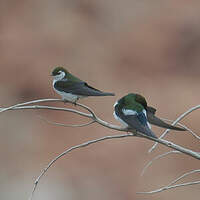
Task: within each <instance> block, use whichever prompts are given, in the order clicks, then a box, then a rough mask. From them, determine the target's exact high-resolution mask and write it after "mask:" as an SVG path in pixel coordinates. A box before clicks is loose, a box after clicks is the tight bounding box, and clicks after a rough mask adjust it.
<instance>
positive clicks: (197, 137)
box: [161, 118, 200, 140]
mask: <svg viewBox="0 0 200 200" xmlns="http://www.w3.org/2000/svg"><path fill="white" fill-rule="evenodd" d="M161 119H162V120H164V121H169V122H173V120H170V119H164V118H161ZM177 124H178V125H179V126H181V127H183V128H185V129H186V130H187V131H189V133H190V134H191V135H192V136H194V137H195V138H196V139H198V140H200V136H198V135H197V134H196V133H194V132H193V131H192V130H191V129H189V128H188V127H187V126H185V125H184V124H181V123H177Z"/></svg>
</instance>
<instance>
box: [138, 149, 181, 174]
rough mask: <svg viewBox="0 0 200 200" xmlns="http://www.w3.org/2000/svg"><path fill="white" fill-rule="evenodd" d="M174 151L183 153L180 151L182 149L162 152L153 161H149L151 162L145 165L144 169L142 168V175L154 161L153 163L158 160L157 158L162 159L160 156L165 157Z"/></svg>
mask: <svg viewBox="0 0 200 200" xmlns="http://www.w3.org/2000/svg"><path fill="white" fill-rule="evenodd" d="M172 153H181V152H180V151H168V152H166V153H163V154H160V155H158V156H156V157H155V158H153V159H152V160H151V161H149V162H148V163H147V164H146V165H145V167H144V169H143V170H142V173H141V176H143V175H144V173H145V172H146V170H147V168H149V167H150V166H151V165H152V163H153V162H154V161H156V160H158V159H160V158H163V157H165V156H167V155H169V154H172Z"/></svg>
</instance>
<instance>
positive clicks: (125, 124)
mask: <svg viewBox="0 0 200 200" xmlns="http://www.w3.org/2000/svg"><path fill="white" fill-rule="evenodd" d="M113 115H114V118H115V119H116V120H118V121H119V122H120V123H121V124H122V125H123V126H124V128H127V127H128V124H127V123H126V122H124V121H123V120H122V119H120V118H119V117H118V116H117V115H116V113H115V111H114V112H113Z"/></svg>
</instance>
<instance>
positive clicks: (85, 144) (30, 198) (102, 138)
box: [29, 133, 134, 200]
mask: <svg viewBox="0 0 200 200" xmlns="http://www.w3.org/2000/svg"><path fill="white" fill-rule="evenodd" d="M132 136H134V134H132V133H130V134H122V135H112V136H111V135H109V136H104V137H101V138H99V139H95V140H90V141H87V142H84V143H82V144H79V145H76V146H73V147H71V148H69V149H67V150H65V151H64V152H63V153H61V154H59V155H58V156H57V157H56V158H54V159H53V160H52V161H51V162H50V163H49V164H48V165H47V167H46V168H44V169H43V170H42V172H41V174H40V175H39V176H38V178H37V179H36V180H35V182H34V187H33V190H32V193H31V195H30V197H29V200H32V199H33V195H34V193H35V190H36V188H37V185H38V183H39V181H40V179H41V178H42V177H43V176H44V174H45V173H46V172H47V170H48V169H49V168H50V167H51V166H52V165H53V164H54V163H55V162H56V161H57V160H58V159H60V158H61V157H63V156H65V155H66V154H68V153H70V152H71V151H73V150H75V149H79V148H83V147H86V146H89V145H91V144H94V143H97V142H102V141H104V140H110V139H117V138H125V137H132Z"/></svg>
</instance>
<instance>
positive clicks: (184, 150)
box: [0, 99, 200, 199]
mask: <svg viewBox="0 0 200 200" xmlns="http://www.w3.org/2000/svg"><path fill="white" fill-rule="evenodd" d="M61 101H62V100H60V99H39V100H34V101H30V102H25V103H20V104H16V105H13V106H11V107H8V108H0V112H1V113H2V112H5V111H9V110H23V109H48V110H57V111H67V112H72V113H75V114H78V115H80V116H83V117H86V118H88V119H91V120H92V121H91V122H89V123H88V124H84V125H83V124H82V125H75V126H86V125H89V124H90V123H94V122H96V123H98V124H100V125H102V126H104V127H107V128H109V129H114V130H118V131H124V132H131V133H129V134H123V135H114V136H105V137H102V138H99V139H96V140H91V141H88V142H85V143H82V144H80V145H76V146H73V147H71V148H69V149H67V150H66V151H64V152H63V153H62V154H60V155H58V156H57V157H56V158H55V159H53V160H52V161H51V162H50V163H49V164H48V166H47V167H46V168H45V169H44V170H43V171H42V173H41V174H40V176H39V177H38V178H37V179H36V181H35V184H34V188H33V191H32V193H31V196H30V199H32V197H33V194H34V192H35V189H36V187H37V185H38V182H39V180H40V178H41V177H42V176H43V175H44V174H45V173H46V171H47V170H48V169H49V168H50V167H51V166H52V165H53V164H54V163H55V162H56V161H57V160H58V159H59V158H61V157H63V156H64V155H66V154H68V153H69V152H71V151H72V150H74V149H78V148H82V147H86V146H88V145H90V144H93V143H97V142H100V141H103V140H107V139H114V138H124V137H130V136H138V137H142V138H146V139H148V140H152V141H154V142H156V143H160V144H163V145H165V146H167V147H169V148H171V149H174V150H176V151H178V152H182V153H184V154H187V155H189V156H192V157H193V158H196V159H199V160H200V154H199V152H194V151H192V150H190V149H187V148H184V147H182V146H179V145H176V144H174V143H172V142H170V141H167V140H163V139H161V138H159V139H157V138H152V137H149V136H147V135H145V134H142V133H140V132H136V130H133V129H127V128H123V127H120V126H116V125H114V124H111V123H108V122H106V121H104V120H102V119H100V118H99V117H97V115H96V114H95V113H94V111H93V110H92V109H91V108H89V107H87V106H85V105H83V104H79V103H76V105H77V106H79V107H81V108H83V109H85V110H86V111H87V112H89V113H85V112H81V111H79V110H75V109H69V108H62V107H53V106H42V105H30V104H36V103H42V102H61ZM199 107H200V106H196V107H194V108H192V109H190V110H189V111H187V112H186V113H184V114H182V115H181V116H180V117H179V118H178V119H177V120H176V121H175V122H173V125H175V124H176V123H177V122H178V121H179V120H181V119H182V118H184V117H185V116H186V115H187V114H189V113H191V112H192V111H193V110H195V109H198V108H199ZM50 123H54V122H50ZM54 124H56V125H64V126H68V125H66V124H60V123H54ZM70 126H72V125H70ZM168 154H169V153H168ZM165 155H167V153H165ZM163 156H164V155H163ZM160 157H162V156H159V158H160ZM155 159H158V158H155ZM155 159H154V160H155ZM186 184H191V183H186ZM193 184H196V183H193ZM168 187H171V188H172V187H175V186H168ZM176 187H177V186H176ZM163 190H164V189H163Z"/></svg>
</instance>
